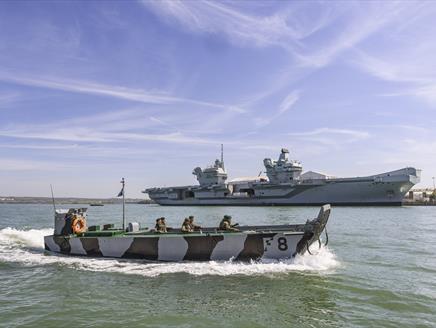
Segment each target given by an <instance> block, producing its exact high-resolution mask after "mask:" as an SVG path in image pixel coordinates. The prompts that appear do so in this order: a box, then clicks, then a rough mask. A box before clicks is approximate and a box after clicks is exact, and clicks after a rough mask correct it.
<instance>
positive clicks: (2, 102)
mask: <svg viewBox="0 0 436 328" xmlns="http://www.w3.org/2000/svg"><path fill="white" fill-rule="evenodd" d="M19 99H20V94H19V93H18V92H7V93H0V108H1V107H6V106H8V105H10V104H12V103H14V102H16V101H18V100H19Z"/></svg>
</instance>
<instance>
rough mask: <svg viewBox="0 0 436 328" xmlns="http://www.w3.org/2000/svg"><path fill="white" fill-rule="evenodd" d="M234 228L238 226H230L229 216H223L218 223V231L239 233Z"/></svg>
mask: <svg viewBox="0 0 436 328" xmlns="http://www.w3.org/2000/svg"><path fill="white" fill-rule="evenodd" d="M236 226H238V224H237V223H236V224H232V217H231V216H230V215H224V218H223V219H222V220H221V222H220V225H219V230H224V231H239V229H237V228H235V227H236Z"/></svg>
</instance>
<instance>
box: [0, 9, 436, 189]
mask: <svg viewBox="0 0 436 328" xmlns="http://www.w3.org/2000/svg"><path fill="white" fill-rule="evenodd" d="M435 21H436V4H435V3H434V2H431V1H427V2H406V1H399V2H387V1H383V2H375V1H368V2H351V1H349V2H333V1H327V2H315V1H313V2H307V1H305V2H296V1H292V2H290V1H289V2H286V1H276V2H275V1H265V2H262V1H253V2H249V1H238V2H227V1H220V2H211V1H184V2H178V1H168V2H166V1H129V2H125V1H123V2H122V1H118V2H117V1H108V2H104V1H94V2H92V1H88V2H85V1H72V2H68V1H53V2H49V1H45V2H37V1H29V2H25V1H15V2H13V1H2V2H0V178H1V181H2V182H1V184H0V195H21V196H24V195H34V196H47V195H49V184H50V183H52V184H53V185H54V187H55V192H56V194H57V195H58V196H92V197H112V196H114V195H115V194H116V193H117V192H118V189H119V180H120V178H121V177H125V178H126V179H127V191H128V192H127V196H130V197H142V194H141V193H140V190H141V189H143V188H145V187H152V186H170V185H185V184H191V183H195V177H194V176H193V175H192V174H191V172H192V169H193V168H194V167H196V166H198V165H200V166H205V165H208V164H211V163H212V162H213V160H214V159H215V158H217V157H218V156H219V151H220V144H221V143H224V145H225V161H226V168H227V171H228V173H229V177H230V178H235V177H238V176H255V175H257V174H258V173H259V171H260V170H262V169H263V165H262V160H263V158H265V157H273V158H276V157H277V156H278V153H279V151H280V148H281V147H287V148H289V149H290V150H291V156H292V157H293V158H295V159H298V160H300V161H301V162H302V164H303V167H304V169H305V170H315V171H321V172H326V173H329V174H332V175H336V176H358V175H369V174H375V173H379V172H383V171H387V170H394V169H398V168H402V167H405V166H414V167H417V168H421V169H423V176H422V183H421V184H420V186H423V187H424V186H431V185H432V176H435V175H436V139H435V134H436V132H435V128H434V127H435V125H436V60H435V56H436V55H435V54H436V25H435V24H434V22H435Z"/></svg>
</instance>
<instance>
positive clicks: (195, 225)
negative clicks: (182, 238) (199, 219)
mask: <svg viewBox="0 0 436 328" xmlns="http://www.w3.org/2000/svg"><path fill="white" fill-rule="evenodd" d="M189 224H190V225H191V229H192V230H193V231H198V230H200V229H201V226H199V225H197V224H195V223H194V216H193V215H191V216H189Z"/></svg>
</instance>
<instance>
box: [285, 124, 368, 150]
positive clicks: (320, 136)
mask: <svg viewBox="0 0 436 328" xmlns="http://www.w3.org/2000/svg"><path fill="white" fill-rule="evenodd" d="M287 135H289V136H292V137H294V138H298V139H300V140H305V141H309V142H315V143H318V144H323V145H326V146H331V147H336V146H338V145H341V144H348V143H353V142H356V141H361V140H364V139H367V138H369V137H370V136H371V134H370V133H369V132H367V131H362V130H351V129H334V128H318V129H314V130H311V131H304V132H291V133H288V134H287Z"/></svg>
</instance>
